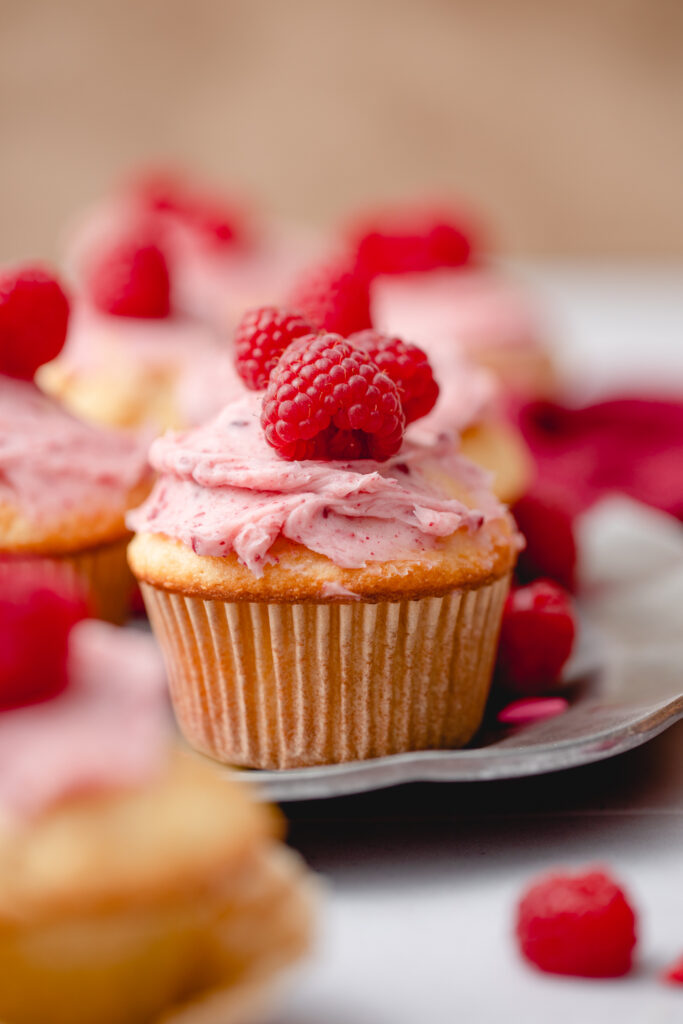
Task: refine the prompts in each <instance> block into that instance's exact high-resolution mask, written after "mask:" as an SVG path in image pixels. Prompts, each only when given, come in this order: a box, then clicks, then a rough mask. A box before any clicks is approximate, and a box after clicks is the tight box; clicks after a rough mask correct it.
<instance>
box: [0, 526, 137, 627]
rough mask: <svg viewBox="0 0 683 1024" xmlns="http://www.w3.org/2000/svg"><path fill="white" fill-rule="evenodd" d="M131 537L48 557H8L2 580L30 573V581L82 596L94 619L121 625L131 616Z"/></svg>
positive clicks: (2, 566)
mask: <svg viewBox="0 0 683 1024" xmlns="http://www.w3.org/2000/svg"><path fill="white" fill-rule="evenodd" d="M128 541H129V537H128V536H126V537H124V538H122V539H121V540H116V541H112V542H109V543H106V544H100V545H98V546H96V547H92V548H85V549H83V550H82V551H75V552H70V553H69V554H65V555H55V556H54V557H48V556H45V555H23V554H20V555H13V554H10V555H6V556H3V557H2V560H1V561H0V574H1V575H0V578H9V579H10V583H11V576H12V574H19V573H22V572H26V573H30V578H31V581H35V582H36V583H38V582H44V584H45V586H47V587H54V588H55V589H58V590H62V591H64V590H67V591H71V592H73V593H74V594H78V595H79V596H82V597H83V598H84V599H85V600H86V601H87V603H88V605H89V607H90V608H91V610H92V613H93V615H95V616H96V617H97V618H100V619H106V620H107V621H109V622H115V623H122V622H124V621H125V620H126V618H127V617H128V614H129V612H130V603H131V596H132V593H133V587H134V580H133V576H132V574H131V571H130V569H129V568H128V563H127V561H126V548H127V547H128Z"/></svg>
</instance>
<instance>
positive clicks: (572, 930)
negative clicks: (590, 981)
mask: <svg viewBox="0 0 683 1024" xmlns="http://www.w3.org/2000/svg"><path fill="white" fill-rule="evenodd" d="M516 932H517V939H518V942H519V946H520V949H521V952H522V954H523V956H524V957H525V958H526V959H527V960H528V961H529V962H530V963H532V964H534V965H535V966H536V967H538V968H539V969H540V970H542V971H546V972H548V973H550V974H568V975H574V976H576V977H585V978H616V977H619V976H621V975H623V974H627V973H628V971H630V969H631V963H632V957H633V950H634V947H635V944H636V918H635V914H634V912H633V909H632V908H631V906H630V904H629V902H628V899H627V897H626V895H625V893H624V891H623V889H622V888H621V887H620V886H619V885H618V884H617V883H616V882H615V881H614V880H613V879H612V878H611V877H610V876H609V875H608V874H607V873H606V872H604V871H588V872H586V873H584V874H576V875H570V874H559V873H558V874H553V875H548V876H546V877H545V878H541V879H540V880H539V881H537V882H536V883H535V884H533V885H532V886H531V887H530V888H529V889H527V891H526V892H525V893H524V895H523V896H522V899H521V900H520V903H519V906H518V908H517V922H516Z"/></svg>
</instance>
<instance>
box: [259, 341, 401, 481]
mask: <svg viewBox="0 0 683 1024" xmlns="http://www.w3.org/2000/svg"><path fill="white" fill-rule="evenodd" d="M261 426H262V427H263V429H264V431H265V435H266V440H267V442H268V444H270V445H271V446H272V447H273V448H275V449H276V450H277V451H278V452H279V454H280V455H282V456H283V458H285V459H344V460H345V459H362V458H371V459H377V460H379V461H382V460H384V459H387V458H388V457H389V456H390V455H394V454H395V453H396V452H397V451H398V449H399V448H400V447H401V441H402V439H403V430H404V427H405V419H404V416H403V410H402V409H401V400H400V398H399V394H398V389H397V387H396V385H395V384H394V382H393V381H392V380H391V379H390V378H389V377H387V375H386V374H385V373H382V372H381V370H379V368H378V367H377V364H376V363H375V362H373V360H372V359H371V358H370V356H368V355H367V354H366V353H365V352H362V351H361V350H360V349H357V348H354V347H353V345H351V344H350V343H349V342H348V341H346V340H345V339H344V338H342V337H340V336H339V335H338V334H320V335H317V336H316V337H310V336H308V337H304V338H299V339H298V340H297V341H294V342H292V344H291V345H290V346H289V348H288V349H287V350H286V351H285V353H284V355H283V356H282V357H281V359H280V361H279V363H278V364H277V366H276V367H275V369H274V370H273V372H272V374H271V376H270V382H269V384H268V388H267V390H266V393H265V395H264V398H263V409H262V412H261Z"/></svg>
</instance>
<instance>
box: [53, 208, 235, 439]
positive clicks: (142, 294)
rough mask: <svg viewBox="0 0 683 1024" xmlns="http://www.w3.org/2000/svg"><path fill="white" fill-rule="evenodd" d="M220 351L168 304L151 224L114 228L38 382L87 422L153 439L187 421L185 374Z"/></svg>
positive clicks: (203, 328) (206, 332)
mask: <svg viewBox="0 0 683 1024" xmlns="http://www.w3.org/2000/svg"><path fill="white" fill-rule="evenodd" d="M224 347H225V339H224V338H222V337H220V336H219V335H218V334H217V333H216V332H215V331H213V330H212V329H211V328H209V327H208V326H207V325H206V324H203V323H201V322H199V321H197V320H194V319H192V318H191V317H189V316H187V315H186V314H183V313H182V312H179V311H178V309H177V308H175V307H174V306H173V305H172V303H171V277H170V274H169V268H168V263H167V258H166V255H165V253H164V251H163V250H162V248H160V246H159V244H158V243H157V242H156V241H155V240H154V232H153V230H152V228H151V227H150V225H149V224H145V225H142V226H141V225H137V227H133V226H131V228H130V230H129V231H128V233H125V232H122V229H121V228H119V233H118V235H115V236H114V235H112V237H111V238H108V239H107V240H106V244H105V242H104V240H103V244H102V247H101V248H100V249H98V250H97V251H93V252H92V253H91V254H90V261H89V262H88V263H87V265H85V266H84V267H83V270H82V274H81V275H80V291H79V293H78V296H77V300H76V303H75V308H74V314H73V316H72V321H71V325H70V329H69V334H68V337H67V342H66V346H65V348H64V350H63V351H62V353H61V354H60V356H59V358H58V359H57V360H55V361H53V362H51V363H50V364H49V365H47V366H45V367H43V369H42V370H41V373H40V375H39V382H40V384H41V386H42V387H43V388H44V389H45V390H46V391H48V392H50V393H51V394H54V395H56V396H57V397H59V399H60V400H61V401H62V402H63V403H64V404H65V405H67V406H68V407H69V408H70V409H71V410H72V411H73V412H75V413H76V414H77V415H79V416H81V417H83V418H84V419H88V420H91V421H93V422H96V423H102V424H105V425H107V426H116V427H124V428H130V429H138V430H140V429H142V430H145V429H147V430H151V431H153V432H156V433H158V432H159V431H161V430H164V429H166V428H167V427H179V426H182V425H183V424H184V423H185V422H186V419H185V417H186V410H185V399H184V396H183V386H184V380H185V377H186V375H187V373H188V371H189V370H190V368H193V367H194V366H195V364H196V363H197V362H198V361H200V362H208V363H213V362H220V359H221V353H222V350H223V348H224Z"/></svg>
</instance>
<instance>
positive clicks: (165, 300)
mask: <svg viewBox="0 0 683 1024" xmlns="http://www.w3.org/2000/svg"><path fill="white" fill-rule="evenodd" d="M85 285H86V290H87V292H88V295H89V296H90V299H91V301H92V303H93V305H94V306H95V307H96V309H99V310H100V311H101V312H103V313H109V314H110V315H112V316H123V317H138V318H145V319H161V318H163V317H166V316H168V315H169V313H170V311H171V283H170V278H169V272H168V264H167V262H166V257H165V256H164V253H163V252H162V250H161V249H160V248H159V246H158V245H157V244H156V243H155V242H153V241H141V240H138V239H135V238H125V239H122V240H121V241H119V242H116V243H115V244H114V245H112V246H111V247H110V248H109V249H105V250H104V251H102V252H101V253H99V254H97V255H96V256H95V257H94V258H93V261H92V263H91V265H90V266H89V267H88V269H87V273H86V280H85Z"/></svg>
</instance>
